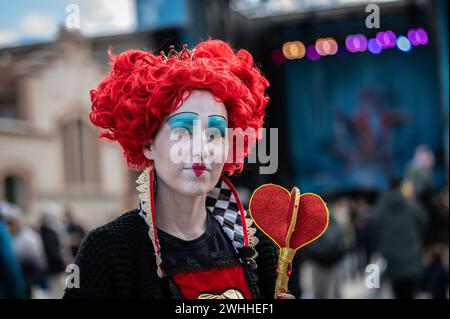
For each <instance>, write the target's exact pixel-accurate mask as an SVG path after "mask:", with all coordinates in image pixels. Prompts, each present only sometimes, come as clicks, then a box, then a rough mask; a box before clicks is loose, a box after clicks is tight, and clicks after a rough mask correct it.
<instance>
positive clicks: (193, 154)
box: [144, 90, 229, 196]
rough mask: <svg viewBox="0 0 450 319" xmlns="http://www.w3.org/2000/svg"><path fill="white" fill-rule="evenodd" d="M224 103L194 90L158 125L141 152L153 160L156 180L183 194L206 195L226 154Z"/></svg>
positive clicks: (207, 93)
mask: <svg viewBox="0 0 450 319" xmlns="http://www.w3.org/2000/svg"><path fill="white" fill-rule="evenodd" d="M227 127H228V116H227V111H226V108H225V105H224V104H223V103H221V102H217V101H216V100H215V98H214V96H213V95H212V94H211V93H210V92H209V91H204V90H194V91H192V92H191V94H190V96H189V97H188V98H187V99H186V100H185V101H184V103H183V104H182V105H181V106H180V107H179V108H178V109H177V110H176V111H174V112H173V113H172V114H170V115H169V116H168V117H167V118H166V119H165V120H164V121H163V123H162V124H161V126H160V128H159V129H158V131H157V133H156V135H155V138H154V139H153V140H152V141H151V142H150V149H144V155H145V156H146V157H147V158H148V159H151V160H153V163H154V169H155V174H156V176H157V178H158V183H159V182H162V183H164V184H165V185H167V186H168V187H169V188H170V189H172V190H173V191H175V192H177V193H181V194H183V195H187V196H198V195H203V194H206V193H207V192H208V191H210V190H211V189H212V188H213V187H214V186H215V185H216V183H217V182H218V180H219V178H220V174H221V172H222V168H223V165H224V163H225V161H226V159H227V157H228V145H229V141H228V138H229V137H228V134H227Z"/></svg>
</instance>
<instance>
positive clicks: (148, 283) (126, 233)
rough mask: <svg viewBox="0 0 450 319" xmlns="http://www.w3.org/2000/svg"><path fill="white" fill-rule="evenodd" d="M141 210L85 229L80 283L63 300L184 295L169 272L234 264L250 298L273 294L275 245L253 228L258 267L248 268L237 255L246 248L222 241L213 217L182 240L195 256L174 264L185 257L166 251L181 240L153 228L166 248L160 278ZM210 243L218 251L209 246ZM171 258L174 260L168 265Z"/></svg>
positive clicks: (78, 258)
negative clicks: (197, 234)
mask: <svg viewBox="0 0 450 319" xmlns="http://www.w3.org/2000/svg"><path fill="white" fill-rule="evenodd" d="M140 213H141V211H140V210H139V209H135V210H132V211H130V212H127V213H125V214H123V215H122V216H120V217H118V218H117V219H115V220H113V221H112V222H109V223H107V224H105V225H103V226H100V227H98V228H96V229H94V230H92V231H91V232H89V234H88V235H87V237H86V239H85V240H84V241H83V243H82V245H81V248H80V250H79V252H78V255H77V257H76V260H75V264H76V265H78V267H79V274H80V281H79V283H80V286H79V288H66V291H65V295H64V297H63V298H151V299H162V298H165V299H170V298H185V295H184V294H183V291H182V289H180V286H179V285H177V284H175V281H174V280H171V279H172V278H171V277H172V276H171V275H175V274H176V273H180V272H181V273H183V272H186V271H192V270H194V269H195V270H197V271H201V270H202V269H212V268H224V267H227V266H230V265H238V264H239V265H240V267H241V268H242V270H243V273H244V274H245V276H244V278H245V281H246V283H247V284H248V288H249V290H250V292H251V298H254V299H256V298H268V299H272V298H273V295H274V289H275V279H276V272H275V269H276V263H277V248H276V246H275V244H273V243H272V241H271V240H270V239H269V238H267V237H266V236H265V235H264V234H263V233H262V232H261V231H259V230H257V232H256V237H258V239H259V243H258V244H257V245H256V247H255V250H256V251H257V252H258V257H256V259H255V262H256V264H257V268H256V269H252V267H251V266H250V264H248V263H247V262H246V260H245V258H241V257H242V256H243V255H245V251H242V255H241V252H238V254H236V253H235V252H233V253H232V249H233V248H232V247H231V244H230V243H228V244H227V242H226V241H223V240H222V239H225V240H226V236H224V234H223V232H222V230H221V229H220V225H219V228H217V226H218V224H216V223H217V222H216V221H215V220H213V219H212V218H208V226H207V231H206V232H205V234H203V235H202V236H201V237H200V238H197V239H195V240H194V242H193V243H189V242H187V243H184V244H187V245H188V246H189V245H190V244H194V246H196V245H200V246H201V247H203V249H200V250H199V251H197V253H198V254H189V255H190V256H191V257H192V259H191V260H190V262H189V263H184V262H183V263H181V264H180V263H179V261H180V260H182V258H183V257H186V258H188V255H186V256H181V255H180V256H179V257H180V258H181V259H180V260H178V262H177V259H176V258H175V259H174V258H173V257H174V255H172V257H171V255H170V248H169V247H172V246H173V245H175V246H176V245H179V244H180V243H182V242H183V241H180V239H178V238H176V239H177V240H173V239H174V238H175V237H173V236H170V235H169V234H163V232H162V231H161V230H158V235H159V236H161V237H160V241H161V242H160V244H161V247H162V251H163V247H166V248H167V249H166V252H169V253H168V254H165V253H164V252H162V258H163V264H164V266H165V267H166V269H165V271H166V272H167V276H164V277H163V278H162V279H160V278H158V276H157V272H156V263H155V253H154V250H153V246H152V243H151V241H150V238H149V236H148V230H149V227H148V225H147V224H146V223H145V220H144V219H143V218H142V216H141V214H140ZM171 237H173V238H171ZM221 238H222V239H221ZM211 245H212V246H211ZM217 245H219V246H217ZM196 247H197V246H196ZM212 247H216V248H218V247H219V248H220V249H211V248H212ZM197 248H198V247H197ZM191 253H192V251H191ZM202 256H203V257H202ZM205 256H206V257H205ZM171 258H172V260H174V263H172V264H171V262H170V260H171ZM164 260H165V262H164ZM171 265H172V266H171ZM177 265H178V266H177ZM180 265H182V266H183V267H184V268H183V267H181V266H180ZM171 267H172V268H171ZM180 267H181V268H180Z"/></svg>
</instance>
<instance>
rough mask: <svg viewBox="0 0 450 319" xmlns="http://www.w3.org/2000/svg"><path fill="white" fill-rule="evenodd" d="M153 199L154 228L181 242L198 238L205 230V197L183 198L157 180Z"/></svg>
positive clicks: (183, 196)
mask: <svg viewBox="0 0 450 319" xmlns="http://www.w3.org/2000/svg"><path fill="white" fill-rule="evenodd" d="M157 187H158V189H157V192H156V197H155V218H156V227H158V228H159V229H160V230H162V231H164V232H166V233H168V234H170V235H172V236H175V237H177V238H180V239H183V240H193V239H195V238H198V237H200V236H201V235H202V234H203V233H204V232H205V230H206V208H205V201H206V195H200V196H185V195H182V194H179V193H177V192H176V191H174V190H173V189H171V188H169V187H168V186H167V185H166V184H165V183H164V182H162V181H161V180H158V186H157Z"/></svg>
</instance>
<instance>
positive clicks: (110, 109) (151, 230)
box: [65, 40, 293, 299]
mask: <svg viewBox="0 0 450 319" xmlns="http://www.w3.org/2000/svg"><path fill="white" fill-rule="evenodd" d="M113 59H114V61H113V67H112V71H111V73H110V74H109V75H108V76H107V77H106V79H104V80H103V81H102V83H100V85H99V87H98V89H97V90H95V91H92V92H91V100H92V111H91V114H90V117H91V120H92V123H93V124H94V125H96V126H98V127H101V128H103V129H105V131H104V132H103V133H102V134H101V136H102V137H105V138H107V139H110V140H113V141H117V142H118V143H119V144H120V145H121V147H122V149H123V153H124V156H125V158H126V160H127V162H128V164H129V165H130V166H131V167H132V168H135V169H137V170H143V173H142V175H141V177H140V178H139V179H138V184H139V186H138V190H139V191H140V200H141V201H140V208H139V209H136V210H133V211H131V212H128V213H125V214H124V215H122V216H121V217H119V218H118V219H116V220H114V221H112V222H110V223H108V224H106V225H104V226H101V227H99V228H97V229H95V230H93V231H91V232H90V233H89V235H88V236H87V238H86V239H85V241H84V242H83V244H82V246H81V248H80V252H79V254H78V256H77V258H76V264H77V265H78V266H79V269H80V287H79V288H72V289H66V293H65V298H108V297H113V298H115V297H119V298H133V297H138V298H189V299H191V298H212V299H230V298H238V299H252V298H273V297H274V287H275V277H276V263H277V249H276V247H275V246H274V245H273V244H272V242H271V241H270V240H269V239H268V238H267V237H265V236H264V235H263V234H262V233H261V232H260V231H259V230H256V228H254V227H252V221H251V219H250V217H249V215H248V214H247V213H246V212H245V211H244V209H243V207H242V204H241V202H240V200H239V197H238V195H237V192H236V190H235V189H234V187H233V185H232V184H231V183H230V181H229V180H228V179H227V178H226V177H225V174H228V175H232V174H234V173H236V172H240V171H241V170H242V168H243V163H242V160H241V159H243V158H244V157H245V156H247V155H248V151H249V148H250V147H251V146H252V144H253V143H254V142H255V141H256V140H257V139H258V138H260V136H259V134H258V129H259V128H261V127H262V124H263V117H264V110H265V107H266V105H267V103H268V100H269V98H268V97H267V96H266V95H265V89H266V88H267V87H268V85H269V83H268V81H267V80H266V79H265V78H264V77H263V76H262V75H261V73H260V72H259V70H258V69H257V68H256V67H255V66H254V63H253V58H252V56H251V55H250V53H248V52H247V51H245V50H240V51H238V52H237V53H235V52H234V51H233V50H232V48H231V47H230V46H229V45H228V44H226V43H225V42H223V41H220V40H209V41H205V42H202V43H200V44H198V45H197V46H196V48H195V49H194V50H188V49H187V47H186V46H185V47H184V49H183V50H182V51H181V52H176V51H175V50H174V48H173V47H171V51H170V52H169V54H168V55H167V56H166V55H165V54H164V53H163V52H161V54H160V55H154V54H152V53H149V52H142V51H139V50H130V51H127V52H124V53H122V54H120V55H118V56H116V57H114V58H113ZM236 128H241V129H242V130H240V131H239V130H238V131H237V133H236V134H234V132H233V134H230V130H229V129H236ZM246 129H247V131H245V130H246ZM243 130H244V131H245V132H246V136H245V135H244V134H243ZM233 135H236V136H235V139H233ZM239 139H241V141H243V140H244V139H245V140H246V142H247V143H238V142H237V141H238V140H239ZM237 144H239V145H237ZM229 146H233V147H229ZM230 149H236V150H235V151H231V150H230ZM233 153H234V156H233ZM235 158H236V159H235ZM275 298H283V299H284V298H286V299H288V298H293V296H292V295H289V294H281V295H279V296H278V295H277V296H275Z"/></svg>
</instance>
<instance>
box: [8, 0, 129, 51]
mask: <svg viewBox="0 0 450 319" xmlns="http://www.w3.org/2000/svg"><path fill="white" fill-rule="evenodd" d="M1 2H2V5H1V7H2V9H1V10H0V47H6V46H13V45H18V44H27V43H35V42H47V41H51V40H53V39H54V38H55V37H56V35H57V33H58V29H59V27H60V26H61V25H65V24H66V25H68V26H69V27H70V28H77V29H79V30H80V31H81V33H83V34H84V35H86V36H96V35H106V34H117V33H126V32H131V31H133V30H135V28H136V13H135V4H134V1H133V0H13V1H7V0H2V1H1ZM66 11H67V12H66ZM78 13H79V14H78Z"/></svg>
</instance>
